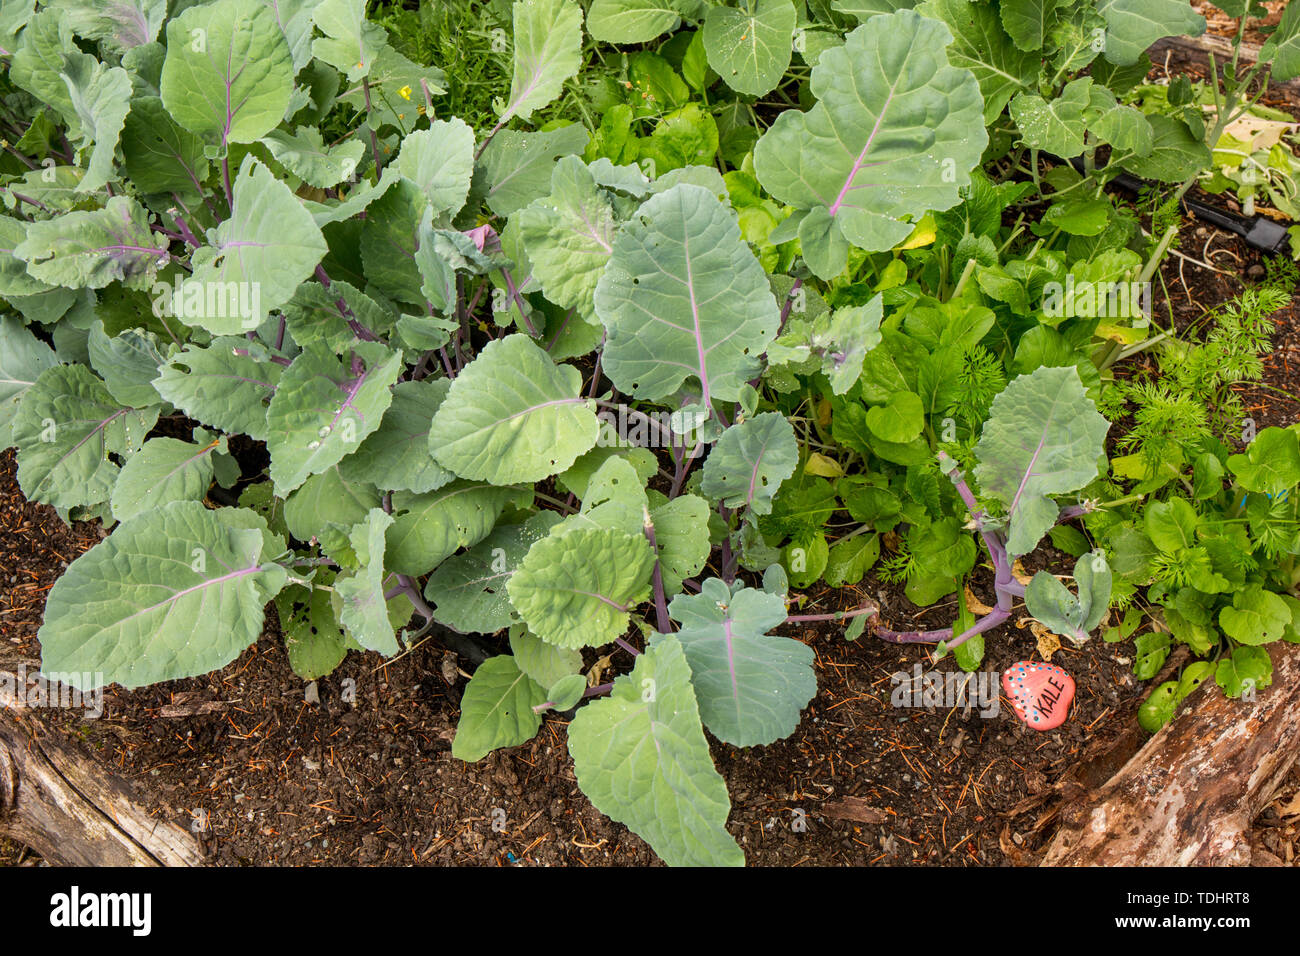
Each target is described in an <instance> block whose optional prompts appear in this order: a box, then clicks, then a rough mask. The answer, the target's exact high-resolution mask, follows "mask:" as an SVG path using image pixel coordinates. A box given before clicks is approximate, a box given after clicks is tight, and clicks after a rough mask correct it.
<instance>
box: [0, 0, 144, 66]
mask: <svg viewBox="0 0 1300 956" xmlns="http://www.w3.org/2000/svg"><path fill="white" fill-rule="evenodd" d="M6 5H8V4H6ZM13 5H14V6H21V4H13ZM27 5H28V6H31V4H27ZM50 6H57V8H58V10H59V12H60V13H61V14H62V15H63V16H64V18H66V20H67V21H68V23H69V25H70V26H71V27H72V31H73V32H74V33H75V34H76V35H77V36H79V37H85V38H86V39H87V40H95V41H103V43H104V46H105V48H106V49H108V50H111V51H113V52H114V53H125V52H126V51H127V50H130V49H133V48H135V47H138V46H142V45H144V44H146V43H149V42H151V41H152V40H153V39H154V38H155V37H156V36H158V29H159V28H160V27H161V26H162V24H163V21H164V20H165V19H167V2H166V0H60V2H59V3H57V4H50Z"/></svg>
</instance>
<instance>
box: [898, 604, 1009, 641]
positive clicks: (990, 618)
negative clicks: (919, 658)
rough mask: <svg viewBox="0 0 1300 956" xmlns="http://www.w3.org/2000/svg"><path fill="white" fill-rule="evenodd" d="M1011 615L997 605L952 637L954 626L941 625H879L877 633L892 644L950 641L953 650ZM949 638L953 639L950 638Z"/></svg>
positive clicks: (1007, 610)
mask: <svg viewBox="0 0 1300 956" xmlns="http://www.w3.org/2000/svg"><path fill="white" fill-rule="evenodd" d="M1010 616H1011V611H1010V610H1009V609H1007V608H1000V607H995V608H994V609H993V610H991V611H989V613H987V614H985V615H984V616H983V617H982V618H980V619H979V620H978V621H976V622H975V623H974V624H973V625H972V626H971V627H969V628H967V629H966V630H964V631H962V632H961V633H960V634H959V635H957V636H956V637H952V628H950V627H939V628H935V629H934V630H932V631H890V630H887V629H885V628H881V627H878V628H876V630H875V634H876V637H878V638H880V639H881V640H882V641H889V642H890V643H891V644H938V643H939V642H940V641H948V644H947V648H948V650H952V649H953V648H956V647H960V646H961V645H962V644H965V643H966V642H967V641H969V640H970V639H971V638H972V637H974V636H975V635H976V634H982V633H984V632H985V631H988V630H992V629H993V628H995V627H997V626H998V625H999V624H1001V623H1002V622H1003V621H1005V620H1006V619H1007V618H1009V617H1010ZM949 638H952V639H951V640H949Z"/></svg>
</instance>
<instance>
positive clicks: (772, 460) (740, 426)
mask: <svg viewBox="0 0 1300 956" xmlns="http://www.w3.org/2000/svg"><path fill="white" fill-rule="evenodd" d="M798 464H799V446H798V443H797V442H796V441H795V437H794V427H793V426H792V425H791V424H790V422H789V421H788V420H787V419H786V417H785V416H784V415H782V414H781V413H780V412H764V413H763V414H761V415H757V416H755V417H754V418H749V419H746V420H745V421H743V422H738V423H736V424H734V425H732V426H730V427H729V428H728V429H727V430H726V431H724V432H723V433H722V437H721V438H720V439H718V443H717V444H716V445H715V446H714V448H713V450H712V451H711V452H710V453H709V457H708V460H707V461H705V463H704V480H703V481H702V482H701V483H700V491H702V492H703V493H704V494H706V495H708V496H709V497H710V498H712V499H713V500H715V501H718V502H721V503H722V504H724V505H726V506H727V507H728V508H732V509H736V508H741V507H748V508H749V509H750V510H752V511H753V512H754V513H755V514H771V513H772V499H773V498H774V497H775V496H776V493H777V491H778V490H780V488H781V485H782V483H783V482H784V481H785V480H786V479H787V478H789V477H790V476H791V475H793V474H794V470H795V467H796V466H797V465H798Z"/></svg>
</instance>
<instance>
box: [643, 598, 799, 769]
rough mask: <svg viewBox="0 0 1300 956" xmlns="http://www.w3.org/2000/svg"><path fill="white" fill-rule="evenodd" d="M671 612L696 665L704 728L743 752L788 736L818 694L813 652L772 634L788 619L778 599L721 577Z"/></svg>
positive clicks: (693, 667) (676, 602) (676, 600)
mask: <svg viewBox="0 0 1300 956" xmlns="http://www.w3.org/2000/svg"><path fill="white" fill-rule="evenodd" d="M668 613H669V614H671V615H672V617H673V620H675V621H677V622H678V623H679V624H680V625H681V629H680V630H679V631H678V632H677V635H676V637H677V639H678V640H679V641H681V644H682V649H683V650H684V651H685V652H686V660H687V661H688V662H689V663H690V665H691V682H692V684H693V685H694V687H695V696H696V698H697V699H698V700H699V703H700V716H701V717H703V718H704V726H706V727H708V728H709V731H710V732H711V733H712V734H713V735H714V736H715V737H717V738H718V739H719V740H723V741H725V742H727V743H729V744H733V745H735V746H737V747H752V746H754V745H755V744H770V743H772V742H773V741H775V740H780V739H781V738H783V737H788V736H790V734H792V733H794V729H795V728H796V727H797V726H798V725H799V713H800V711H802V710H803V708H804V707H805V706H807V704H808V701H810V700H812V698H813V695H814V694H816V693H817V677H816V675H815V674H814V673H813V668H812V665H813V653H812V651H811V650H810V649H809V648H808V647H807V646H806V645H804V644H801V643H799V642H798V641H796V640H793V639H792V638H788V637H776V636H773V635H771V634H768V631H770V630H771V629H772V628H774V627H777V626H778V625H780V624H782V623H783V622H784V621H785V618H786V610H785V601H784V600H783V599H782V598H781V596H780V595H777V594H768V593H767V592H766V591H760V590H757V589H756V588H748V587H744V586H743V585H742V584H740V583H737V585H736V586H735V587H732V588H728V587H727V584H726V582H724V581H722V580H720V579H718V578H709V579H708V580H707V581H704V582H703V584H702V586H701V589H700V593H699V594H693V595H688V594H679V595H678V596H677V597H675V598H673V601H672V603H671V604H670V605H669V606H668Z"/></svg>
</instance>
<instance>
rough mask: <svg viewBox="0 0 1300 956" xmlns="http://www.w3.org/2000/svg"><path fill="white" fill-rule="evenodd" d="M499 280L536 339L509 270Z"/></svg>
mask: <svg viewBox="0 0 1300 956" xmlns="http://www.w3.org/2000/svg"><path fill="white" fill-rule="evenodd" d="M484 145H486V144H484ZM501 278H503V279H505V280H506V292H508V293H509V294H510V298H512V299H514V300H515V306H516V307H517V308H518V309H519V318H521V319H523V320H524V325H525V326H526V327H527V328H528V334H529V336H531V337H532V338H537V329H536V328H534V327H533V323H532V321H531V320H530V319H529V318H528V312H527V311H526V310H525V309H524V300H523V297H522V296H520V294H519V290H518V289H516V288H515V279H514V276H512V275H511V274H510V270H509V269H507V268H506V267H505V266H502V267H501ZM551 344H552V345H554V344H555V343H554V342H552V343H551Z"/></svg>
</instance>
